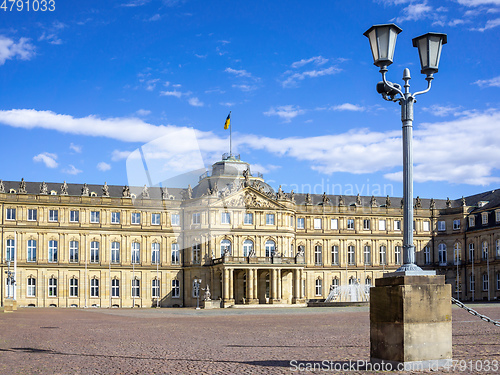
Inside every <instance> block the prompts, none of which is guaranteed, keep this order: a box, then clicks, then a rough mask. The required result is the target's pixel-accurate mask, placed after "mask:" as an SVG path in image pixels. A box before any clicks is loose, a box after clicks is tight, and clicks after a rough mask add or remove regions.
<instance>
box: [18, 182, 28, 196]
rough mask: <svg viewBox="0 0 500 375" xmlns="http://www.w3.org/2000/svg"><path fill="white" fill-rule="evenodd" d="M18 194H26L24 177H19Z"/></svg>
mask: <svg viewBox="0 0 500 375" xmlns="http://www.w3.org/2000/svg"><path fill="white" fill-rule="evenodd" d="M18 193H19V194H26V182H25V181H24V178H21V182H20V183H19V191H18Z"/></svg>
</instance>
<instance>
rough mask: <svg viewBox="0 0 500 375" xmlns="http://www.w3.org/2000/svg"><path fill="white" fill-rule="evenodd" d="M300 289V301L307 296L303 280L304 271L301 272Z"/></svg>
mask: <svg viewBox="0 0 500 375" xmlns="http://www.w3.org/2000/svg"><path fill="white" fill-rule="evenodd" d="M299 277H300V279H299V284H300V286H299V289H300V299H302V298H304V294H305V290H304V283H303V281H302V279H303V278H304V270H300V272H299Z"/></svg>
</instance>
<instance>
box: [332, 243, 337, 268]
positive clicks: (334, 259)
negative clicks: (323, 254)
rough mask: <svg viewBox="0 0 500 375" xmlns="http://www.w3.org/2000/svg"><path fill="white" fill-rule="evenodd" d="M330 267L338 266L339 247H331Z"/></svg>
mask: <svg viewBox="0 0 500 375" xmlns="http://www.w3.org/2000/svg"><path fill="white" fill-rule="evenodd" d="M332 265H334V266H338V265H339V247H338V246H337V245H333V246H332Z"/></svg>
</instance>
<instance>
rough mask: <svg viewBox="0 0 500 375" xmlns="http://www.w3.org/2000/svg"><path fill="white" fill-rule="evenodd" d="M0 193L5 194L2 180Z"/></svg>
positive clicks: (0, 181)
mask: <svg viewBox="0 0 500 375" xmlns="http://www.w3.org/2000/svg"><path fill="white" fill-rule="evenodd" d="M0 193H5V186H4V185H3V180H0Z"/></svg>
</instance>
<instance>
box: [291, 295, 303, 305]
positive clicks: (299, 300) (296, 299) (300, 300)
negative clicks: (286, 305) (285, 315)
mask: <svg viewBox="0 0 500 375" xmlns="http://www.w3.org/2000/svg"><path fill="white" fill-rule="evenodd" d="M292 303H294V304H297V303H306V299H305V298H296V297H293V298H292Z"/></svg>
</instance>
